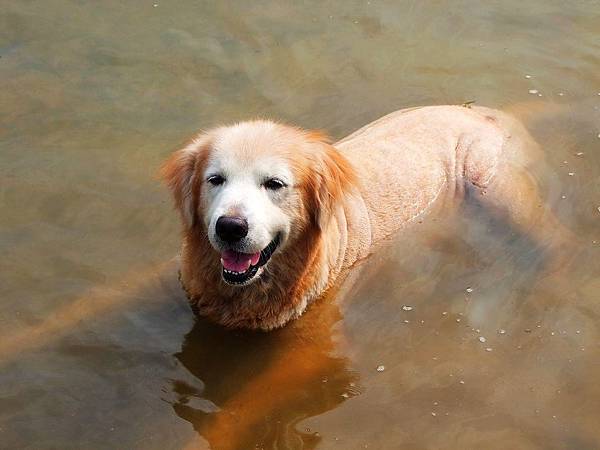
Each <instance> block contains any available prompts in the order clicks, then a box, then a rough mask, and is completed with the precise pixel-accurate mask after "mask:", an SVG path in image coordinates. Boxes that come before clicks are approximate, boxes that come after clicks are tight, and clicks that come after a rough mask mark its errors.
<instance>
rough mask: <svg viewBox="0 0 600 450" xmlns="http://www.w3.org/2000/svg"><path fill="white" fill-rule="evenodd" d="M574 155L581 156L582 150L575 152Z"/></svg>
mask: <svg viewBox="0 0 600 450" xmlns="http://www.w3.org/2000/svg"><path fill="white" fill-rule="evenodd" d="M575 156H583V152H577V153H575Z"/></svg>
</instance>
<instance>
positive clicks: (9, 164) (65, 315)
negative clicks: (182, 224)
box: [0, 0, 600, 449]
mask: <svg viewBox="0 0 600 450" xmlns="http://www.w3.org/2000/svg"><path fill="white" fill-rule="evenodd" d="M599 23H600V3H599V2H598V1H572V2H569V3H568V4H565V3H564V2H557V1H556V2H555V1H550V2H549V1H531V2H517V1H512V0H511V1H505V2H501V3H495V4H492V3H486V4H475V3H473V2H460V1H457V2H451V3H448V2H442V3H440V2H432V1H428V2H402V3H398V2H381V1H375V0H372V1H363V2H355V1H351V2H303V3H298V2H233V3H230V2H218V3H213V2H188V1H179V2H165V1H160V0H155V1H154V3H153V2H152V1H149V2H145V3H144V2H112V1H106V2H66V1H46V2H3V5H2V12H1V13H0V57H1V58H0V80H1V82H2V87H3V89H2V90H0V140H1V147H0V177H1V178H0V179H1V181H0V207H1V211H2V214H1V215H0V250H1V251H2V259H1V260H0V442H1V443H2V444H1V445H0V446H1V447H2V448H32V449H33V448H35V449H39V448H44V449H45V448H60V449H67V448H98V449H101V448H143V449H152V448H156V449H165V448H208V446H209V443H208V442H209V441H210V445H212V446H213V448H227V447H226V442H228V441H231V440H232V438H233V440H235V441H236V443H237V444H236V445H237V446H238V448H244V449H245V448H254V446H255V445H257V446H258V448H280V449H281V448H290V449H297V448H348V449H355V448H356V449H359V448H371V449H373V448H374V449H387V448H407V449H408V448H410V449H415V448H488V449H489V448H499V449H500V448H524V449H534V448H569V449H591V448H598V447H600V431H599V430H598V427H597V423H598V421H599V420H600V404H599V403H598V401H597V399H598V398H599V396H600V388H599V387H598V386H599V385H598V382H597V380H598V379H600V366H599V365H598V360H599V359H598V358H599V357H600V345H599V344H600V326H599V324H600V306H599V305H600V301H599V300H600V282H599V280H600V278H599V277H598V275H599V274H600V262H599V258H598V255H599V252H600V226H599V223H600V213H599V212H598V209H597V208H598V207H599V206H600V150H599V149H600V139H598V134H599V133H600V110H599V109H600V95H598V93H600V78H599V77H598V73H600V27H599V25H598V24H599ZM530 90H531V91H533V90H536V91H537V93H535V94H531V93H529V91H530ZM539 94H541V97H540V96H539ZM472 100H475V101H476V102H477V104H483V105H487V106H492V107H497V108H504V109H507V110H510V111H513V112H515V113H516V114H517V115H519V116H520V117H522V118H523V120H524V121H525V122H526V124H527V126H528V127H529V128H530V129H531V131H532V133H533V134H534V136H535V137H536V139H537V140H538V141H539V142H540V143H541V144H542V147H543V149H544V152H545V155H546V160H547V167H540V168H539V170H538V173H537V174H536V176H537V178H538V179H539V181H540V184H541V186H542V192H543V194H544V198H545V199H546V200H547V202H548V204H549V205H550V207H551V208H552V209H553V211H554V212H555V214H556V215H557V216H558V217H559V218H560V219H561V221H562V222H563V223H564V224H565V225H567V226H568V227H569V228H570V229H571V230H572V231H573V233H574V234H575V235H576V236H577V239H578V240H579V241H578V242H577V243H575V244H574V249H575V254H576V255H575V257H574V258H573V259H572V260H571V262H570V264H569V265H568V266H567V267H565V268H563V269H562V270H561V271H560V272H558V273H555V274H553V275H552V276H543V275H542V273H543V270H542V269H541V267H542V265H543V254H542V253H541V252H540V251H539V250H537V249H535V248H533V247H532V246H531V245H529V244H528V242H527V240H526V239H525V238H523V237H521V236H517V235H514V234H513V233H512V232H511V230H509V229H507V228H506V226H504V225H503V224H498V223H494V222H493V221H492V220H491V219H489V218H488V217H486V216H485V214H484V213H482V211H479V210H477V209H476V208H474V207H471V206H467V207H465V208H464V209H461V211H460V214H457V216H456V217H454V216H453V217H443V218H437V219H435V220H433V219H431V220H427V221H426V222H425V223H423V224H421V225H420V226H419V227H417V228H416V229H413V230H409V231H408V232H407V233H406V234H405V235H404V236H400V237H399V238H398V239H396V240H395V241H394V242H390V243H389V244H388V245H386V246H385V249H384V250H383V251H380V252H379V253H378V254H376V255H375V256H373V257H372V258H371V259H370V260H369V261H368V262H367V263H366V264H365V265H364V267H363V268H362V273H361V274H360V276H356V277H355V278H356V280H354V284H352V283H351V281H352V280H349V281H348V282H347V283H345V284H344V286H342V287H341V288H340V290H339V291H338V292H336V293H333V294H332V295H331V297H330V298H329V299H327V300H326V301H323V302H321V303H319V304H318V305H315V307H313V308H311V310H310V311H309V312H308V313H307V315H306V316H305V317H304V318H303V319H302V320H300V321H298V322H296V323H294V324H292V325H291V326H289V327H287V328H285V329H284V330H280V331H278V332H275V333H271V334H268V335H264V334H252V333H230V332H224V331H223V330H220V329H218V328H216V327H213V326H211V325H209V324H206V323H204V322H202V321H198V322H195V321H194V320H193V318H192V317H191V315H190V312H189V310H188V308H187V306H186V304H185V299H184V297H183V295H182V293H181V292H180V290H179V289H178V285H177V279H176V275H175V263H173V262H169V261H170V260H171V258H172V257H173V256H174V255H175V254H176V253H177V245H178V224H177V218H176V215H175V214H174V213H173V211H172V210H171V206H170V203H169V199H168V197H167V193H166V192H165V190H164V189H163V188H162V187H161V186H160V184H159V182H158V180H157V178H156V172H157V169H158V167H159V165H160V163H161V161H162V160H163V159H164V158H165V157H166V155H167V154H168V153H169V152H170V151H171V150H173V149H175V148H177V146H178V145H180V144H181V142H183V140H184V139H185V138H186V137H188V136H189V135H191V134H192V133H193V132H194V131H196V130H197V129H198V128H200V127H208V126H211V125H214V124H217V123H222V122H230V121H233V120H239V119H244V118H249V117H256V116H267V117H274V118H278V119H282V120H286V121H290V122H293V123H296V124H299V125H302V126H305V127H317V128H322V129H326V130H328V131H329V132H330V133H331V134H332V135H333V136H335V137H342V136H344V135H345V134H346V133H349V132H351V131H352V130H354V129H355V128H357V127H359V126H361V125H363V124H365V123H367V122H369V121H371V120H373V119H375V118H377V117H379V116H381V115H383V114H384V113H387V112H389V111H392V110H394V109H398V108H401V107H408V106H414V105H420V104H440V103H463V102H468V101H472ZM580 152H583V154H582V155H579V156H577V155H576V153H580ZM569 173H572V174H573V175H569ZM563 197H564V198H563ZM467 288H470V292H467ZM403 305H406V306H411V307H412V310H406V309H407V308H404V309H403V308H402V306H403ZM315 321H321V322H323V323H325V325H326V327H325V329H326V330H327V332H326V333H325V334H323V335H313V334H311V331H310V330H311V329H312V328H313V327H311V326H310V325H311V324H312V323H314V322H315ZM406 321H408V322H406ZM307 329H308V331H307ZM500 330H505V332H504V333H503V334H502V333H501V332H500ZM307 334H308V335H309V336H308V337H306V335H307ZM480 337H484V338H485V342H481V341H480V339H479V338H480ZM488 348H489V349H491V350H490V351H487V349H488ZM295 355H297V356H298V357H302V358H306V361H308V362H310V361H312V360H313V358H314V360H316V361H319V362H320V364H319V365H318V369H317V370H315V371H312V372H309V371H308V370H307V371H306V373H304V374H302V373H301V374H300V376H301V377H302V375H305V376H304V377H303V380H304V381H303V382H302V383H298V384H291V385H290V384H289V383H287V384H286V382H285V381H286V380H287V378H285V377H283V378H282V379H281V380H277V379H276V378H275V380H274V382H273V383H272V384H271V385H270V386H269V388H268V389H266V388H263V389H262V390H260V391H259V392H261V395H259V396H255V398H253V400H252V402H250V404H251V405H256V408H258V407H259V405H263V406H264V405H267V407H266V409H267V410H268V411H269V412H268V414H264V415H262V416H261V417H260V418H259V420H258V421H256V422H254V423H252V426H250V427H246V428H245V429H244V430H243V431H242V430H238V429H235V430H234V429H232V430H231V431H230V433H224V434H222V435H218V436H215V435H214V433H213V434H211V427H212V426H213V425H214V423H215V422H214V421H215V417H220V418H221V419H222V418H223V417H225V418H227V417H230V413H232V412H233V413H235V412H236V409H235V407H234V406H232V403H231V399H232V398H234V399H235V398H236V397H237V398H239V397H240V396H242V397H243V395H244V392H248V388H247V387H248V386H252V382H253V380H256V379H259V378H257V377H259V376H260V374H261V373H264V371H265V368H268V367H272V365H275V364H277V361H286V358H290V357H295ZM378 366H383V367H384V370H383V371H378V370H377V367H378ZM275 367H277V366H275ZM278 373H281V374H285V372H277V371H276V372H275V374H276V375H277V374H278ZM296 375H298V374H294V376H296ZM250 392H252V390H251V389H250ZM278 399H283V400H281V401H279V400H278ZM269 405H270V406H269ZM219 409H220V410H221V412H220V413H216V412H215V411H218V410H219ZM238 411H239V410H238ZM207 439H208V441H207Z"/></svg>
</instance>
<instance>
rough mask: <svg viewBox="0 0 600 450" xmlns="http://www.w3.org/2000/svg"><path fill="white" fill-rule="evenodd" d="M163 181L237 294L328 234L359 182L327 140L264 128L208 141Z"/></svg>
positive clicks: (181, 158) (173, 165)
mask: <svg viewBox="0 0 600 450" xmlns="http://www.w3.org/2000/svg"><path fill="white" fill-rule="evenodd" d="M163 176H164V178H165V180H166V182H167V185H168V186H169V188H170V189H171V191H172V193H173V196H174V199H175V204H176V207H177V209H178V210H179V211H180V213H181V217H182V220H183V224H184V228H185V231H186V232H188V233H193V232H199V233H204V234H206V236H207V237H208V240H209V242H210V244H211V246H212V247H213V248H214V250H215V251H216V252H218V253H219V254H220V262H221V266H222V267H221V274H222V279H223V280H224V281H225V282H226V283H227V284H229V285H236V286H246V285H249V284H251V283H253V282H255V281H257V280H258V279H260V277H261V275H262V274H263V272H264V270H265V269H266V268H267V267H268V265H269V262H270V260H271V258H272V256H273V255H274V254H276V253H282V254H285V252H286V251H289V252H293V251H294V243H298V241H299V240H302V239H303V237H305V236H306V234H307V233H309V232H311V231H316V232H319V231H321V230H323V229H324V228H325V227H326V226H327V223H328V221H329V220H330V217H331V216H332V214H333V212H334V210H335V208H336V207H337V204H338V203H339V202H340V201H341V200H342V198H343V196H344V194H345V192H346V191H348V190H350V189H351V188H352V186H353V184H354V181H355V176H354V172H353V170H352V168H351V167H350V164H349V163H348V161H347V160H346V159H345V158H344V157H343V156H341V154H340V153H338V151H337V150H336V149H335V148H334V147H333V146H331V145H330V144H329V142H328V140H327V138H326V137H325V136H324V135H323V134H322V133H320V132H315V131H305V130H301V129H298V128H294V127H290V126H286V125H281V124H277V123H273V122H270V121H262V120H261V121H252V122H243V123H239V124H236V125H233V126H227V127H220V128H216V129H213V130H210V131H208V132H206V133H202V134H200V135H199V136H197V137H196V138H195V139H193V140H192V142H191V143H190V144H188V145H187V146H185V147H184V148H183V149H181V150H179V151H177V152H175V153H174V154H173V155H172V156H171V157H170V159H169V160H168V161H167V162H166V163H165V165H164V167H163ZM215 260H217V259H216V258H215ZM271 269H272V268H271ZM274 272H276V271H274V270H271V273H273V275H275V276H276V273H274Z"/></svg>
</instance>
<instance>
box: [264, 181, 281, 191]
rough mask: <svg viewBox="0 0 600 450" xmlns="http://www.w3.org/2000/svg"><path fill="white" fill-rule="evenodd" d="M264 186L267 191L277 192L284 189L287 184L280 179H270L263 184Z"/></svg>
mask: <svg viewBox="0 0 600 450" xmlns="http://www.w3.org/2000/svg"><path fill="white" fill-rule="evenodd" d="M263 186H264V187H265V188H266V189H270V190H272V191H276V190H278V189H281V188H284V187H285V186H286V184H285V183H284V182H283V181H281V180H280V179H278V178H269V179H268V180H267V181H265V182H264V183H263Z"/></svg>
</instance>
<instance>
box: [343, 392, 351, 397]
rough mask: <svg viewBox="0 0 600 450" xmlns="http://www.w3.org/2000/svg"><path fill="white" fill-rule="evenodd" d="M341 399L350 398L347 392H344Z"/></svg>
mask: <svg viewBox="0 0 600 450" xmlns="http://www.w3.org/2000/svg"><path fill="white" fill-rule="evenodd" d="M342 397H344V398H350V394H348V393H347V392H344V393H343V394H342Z"/></svg>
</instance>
